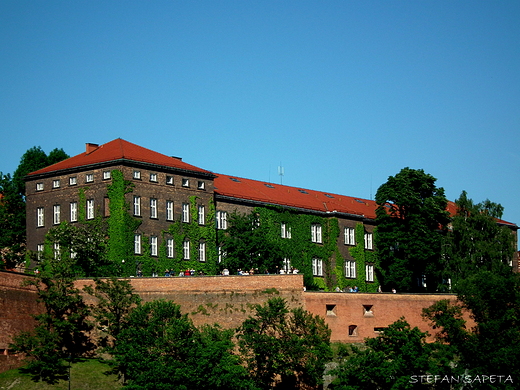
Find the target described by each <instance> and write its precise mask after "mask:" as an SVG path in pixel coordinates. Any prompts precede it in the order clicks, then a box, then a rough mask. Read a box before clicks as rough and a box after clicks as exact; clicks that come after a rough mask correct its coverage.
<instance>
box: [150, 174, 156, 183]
mask: <svg viewBox="0 0 520 390" xmlns="http://www.w3.org/2000/svg"><path fill="white" fill-rule="evenodd" d="M150 181H152V182H154V183H157V173H150Z"/></svg>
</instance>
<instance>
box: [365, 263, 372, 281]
mask: <svg viewBox="0 0 520 390" xmlns="http://www.w3.org/2000/svg"><path fill="white" fill-rule="evenodd" d="M365 274H366V279H365V280H366V281H367V282H373V281H374V265H373V264H367V265H366V266H365Z"/></svg>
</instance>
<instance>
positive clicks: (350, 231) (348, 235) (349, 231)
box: [344, 227, 356, 245]
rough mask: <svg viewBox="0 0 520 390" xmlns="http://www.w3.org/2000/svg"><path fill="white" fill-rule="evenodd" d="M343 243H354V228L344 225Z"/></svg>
mask: <svg viewBox="0 0 520 390" xmlns="http://www.w3.org/2000/svg"><path fill="white" fill-rule="evenodd" d="M344 236H345V245H356V234H355V229H354V228H350V227H346V228H345V231H344Z"/></svg>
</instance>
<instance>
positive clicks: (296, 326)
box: [237, 298, 332, 389]
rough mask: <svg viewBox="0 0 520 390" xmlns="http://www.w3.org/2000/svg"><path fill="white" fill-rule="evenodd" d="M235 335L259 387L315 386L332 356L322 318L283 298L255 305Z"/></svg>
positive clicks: (325, 326) (327, 329)
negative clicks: (290, 306)
mask: <svg viewBox="0 0 520 390" xmlns="http://www.w3.org/2000/svg"><path fill="white" fill-rule="evenodd" d="M237 337H238V342H239V347H240V351H241V353H242V355H243V358H244V359H245V363H246V364H247V367H248V369H249V371H250V374H251V376H252V378H253V379H254V380H255V382H256V384H257V386H258V387H259V388H261V389H271V388H273V387H275V386H279V387H280V388H288V389H289V388H290V389H298V388H309V387H310V388H312V387H315V386H317V385H319V384H320V383H321V380H322V375H323V371H324V368H325V363H326V362H327V361H328V360H329V359H330V358H331V356H332V350H331V348H330V330H329V328H328V327H327V325H326V324H325V321H324V320H323V318H321V317H319V316H313V315H312V314H310V313H309V312H307V311H305V310H303V309H302V308H295V309H289V308H288V306H287V302H286V301H285V300H284V299H282V298H271V299H269V300H268V301H267V303H266V304H265V305H256V306H255V314H254V316H252V317H249V318H248V319H247V320H245V321H244V323H243V324H242V326H241V327H240V328H239V329H238V332H237ZM307 386H309V387H307Z"/></svg>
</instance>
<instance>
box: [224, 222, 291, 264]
mask: <svg viewBox="0 0 520 390" xmlns="http://www.w3.org/2000/svg"><path fill="white" fill-rule="evenodd" d="M228 225H229V226H228V229H227V230H226V231H225V233H224V235H223V236H222V237H220V241H221V243H222V250H223V252H224V253H225V254H226V255H225V257H224V259H223V260H222V263H221V265H220V266H221V268H222V269H224V268H228V269H229V270H230V271H231V272H234V271H236V270H238V269H242V270H244V271H249V270H250V269H258V271H260V272H264V271H265V270H268V271H270V272H275V271H276V270H277V269H278V268H279V267H281V266H282V260H283V254H282V251H281V250H280V247H279V243H278V242H276V241H273V240H269V239H268V237H269V234H268V231H266V230H267V229H268V226H266V225H263V224H261V223H259V220H258V215H257V214H256V213H255V212H251V213H249V214H240V213H236V212H235V213H232V214H230V215H229V217H228Z"/></svg>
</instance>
